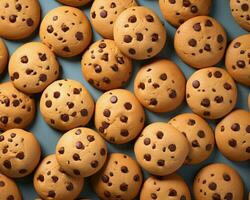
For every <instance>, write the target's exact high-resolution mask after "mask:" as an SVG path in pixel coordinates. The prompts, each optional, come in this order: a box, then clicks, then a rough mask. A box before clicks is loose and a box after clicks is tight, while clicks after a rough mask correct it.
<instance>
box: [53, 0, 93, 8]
mask: <svg viewBox="0 0 250 200" xmlns="http://www.w3.org/2000/svg"><path fill="white" fill-rule="evenodd" d="M57 1H59V2H60V3H63V4H65V5H68V6H75V7H79V6H84V5H86V4H88V3H90V2H91V1H92V0H57Z"/></svg>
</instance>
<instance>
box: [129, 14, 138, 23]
mask: <svg viewBox="0 0 250 200" xmlns="http://www.w3.org/2000/svg"><path fill="white" fill-rule="evenodd" d="M136 21H137V18H136V16H135V15H132V16H130V17H129V18H128V22H130V23H135V22H136Z"/></svg>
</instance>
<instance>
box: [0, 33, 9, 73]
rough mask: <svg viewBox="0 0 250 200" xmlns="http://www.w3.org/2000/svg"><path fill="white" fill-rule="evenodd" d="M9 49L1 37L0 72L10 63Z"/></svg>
mask: <svg viewBox="0 0 250 200" xmlns="http://www.w3.org/2000/svg"><path fill="white" fill-rule="evenodd" d="M8 57H9V54H8V50H7V48H6V45H5V43H4V41H3V40H2V39H1V38H0V74H1V73H3V71H4V69H5V67H6V66H7V63H8Z"/></svg>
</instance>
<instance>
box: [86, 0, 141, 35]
mask: <svg viewBox="0 0 250 200" xmlns="http://www.w3.org/2000/svg"><path fill="white" fill-rule="evenodd" d="M132 6H137V3H136V0H130V1H124V0H105V1H103V0H95V1H94V2H93V4H92V6H91V9H90V20H91V22H92V25H93V28H94V29H95V31H96V32H97V33H99V34H100V35H101V36H102V37H104V38H108V39H113V37H114V36H113V28H114V22H115V20H116V19H117V17H118V16H119V15H120V14H121V13H122V11H124V10H126V9H127V8H129V7H132ZM103 27H105V28H103Z"/></svg>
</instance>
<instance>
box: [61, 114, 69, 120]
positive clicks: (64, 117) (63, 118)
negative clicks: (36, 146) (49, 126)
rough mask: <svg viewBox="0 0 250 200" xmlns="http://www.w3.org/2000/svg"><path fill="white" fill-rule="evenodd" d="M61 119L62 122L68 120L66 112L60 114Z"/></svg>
mask: <svg viewBox="0 0 250 200" xmlns="http://www.w3.org/2000/svg"><path fill="white" fill-rule="evenodd" d="M61 120H62V121H64V122H67V121H69V115H68V114H61Z"/></svg>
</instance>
